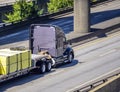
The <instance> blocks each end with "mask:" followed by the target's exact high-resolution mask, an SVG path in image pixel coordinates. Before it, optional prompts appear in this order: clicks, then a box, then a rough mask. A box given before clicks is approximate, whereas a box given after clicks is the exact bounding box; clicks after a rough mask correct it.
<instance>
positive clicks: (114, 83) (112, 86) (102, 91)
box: [89, 75, 120, 92]
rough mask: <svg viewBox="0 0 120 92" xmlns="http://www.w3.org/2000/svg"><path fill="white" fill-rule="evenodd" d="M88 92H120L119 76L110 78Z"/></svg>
mask: <svg viewBox="0 0 120 92" xmlns="http://www.w3.org/2000/svg"><path fill="white" fill-rule="evenodd" d="M89 92H120V75H117V76H114V77H112V78H111V79H109V80H108V81H107V82H105V83H104V84H101V85H99V86H98V87H96V88H94V89H92V90H91V91H89Z"/></svg>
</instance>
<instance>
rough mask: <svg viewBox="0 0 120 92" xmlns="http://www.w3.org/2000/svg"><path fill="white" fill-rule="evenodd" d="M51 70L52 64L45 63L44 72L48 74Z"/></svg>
mask: <svg viewBox="0 0 120 92" xmlns="http://www.w3.org/2000/svg"><path fill="white" fill-rule="evenodd" d="M51 69H52V63H51V62H47V63H46V71H47V72H49V71H51Z"/></svg>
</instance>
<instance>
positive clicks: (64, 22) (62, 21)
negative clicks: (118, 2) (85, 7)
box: [0, 9, 120, 45]
mask: <svg viewBox="0 0 120 92" xmlns="http://www.w3.org/2000/svg"><path fill="white" fill-rule="evenodd" d="M90 17H91V22H90V24H91V26H92V25H94V24H98V23H101V22H104V21H106V20H109V19H112V18H116V17H120V9H116V10H108V11H102V12H96V13H91V14H90ZM34 23H40V24H43V23H44V24H53V25H57V26H60V27H61V28H62V29H63V30H64V32H65V34H68V33H70V32H72V31H73V16H69V17H64V18H58V19H53V18H52V19H49V20H47V21H40V20H36V21H34V22H33V24H34ZM29 26H30V25H27V26H23V27H21V28H19V29H13V30H14V32H13V30H9V32H8V34H12V32H13V33H14V34H13V35H15V34H16V33H15V32H17V33H20V32H23V33H21V34H19V35H15V36H13V37H12V36H11V37H9V38H4V39H2V38H1V37H2V34H0V45H4V44H9V43H14V42H19V41H25V40H28V39H29ZM18 31H19V32H18ZM96 31H100V30H98V29H91V32H96ZM6 34H7V33H6ZM105 36H106V35H105V34H104V36H103V37H105ZM101 37H102V36H101Z"/></svg>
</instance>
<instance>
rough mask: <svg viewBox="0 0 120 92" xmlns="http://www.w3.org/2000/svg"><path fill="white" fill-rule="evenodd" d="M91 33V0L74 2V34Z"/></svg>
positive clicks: (76, 0) (75, 0)
mask: <svg viewBox="0 0 120 92" xmlns="http://www.w3.org/2000/svg"><path fill="white" fill-rule="evenodd" d="M89 31H90V6H89V0H74V32H79V33H88V32H89Z"/></svg>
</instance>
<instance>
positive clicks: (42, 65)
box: [39, 63, 46, 74]
mask: <svg viewBox="0 0 120 92" xmlns="http://www.w3.org/2000/svg"><path fill="white" fill-rule="evenodd" d="M39 71H40V73H42V74H43V73H45V71H46V65H45V63H42V64H41V65H40V69H39Z"/></svg>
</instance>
